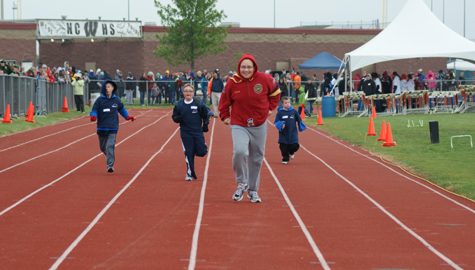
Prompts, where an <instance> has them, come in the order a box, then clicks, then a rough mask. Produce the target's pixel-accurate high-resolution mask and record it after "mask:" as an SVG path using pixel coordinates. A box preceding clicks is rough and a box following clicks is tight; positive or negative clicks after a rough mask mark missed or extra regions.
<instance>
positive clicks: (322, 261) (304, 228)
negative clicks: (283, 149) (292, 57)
mask: <svg viewBox="0 0 475 270" xmlns="http://www.w3.org/2000/svg"><path fill="white" fill-rule="evenodd" d="M264 162H265V163H266V165H267V168H268V169H269V171H270V173H271V175H272V177H274V180H275V182H276V183H277V186H278V187H279V189H280V192H281V193H282V196H284V199H285V201H286V202H287V205H288V206H289V208H290V211H292V214H294V217H295V219H296V220H297V222H298V223H299V225H300V229H302V231H303V234H304V235H305V237H307V240H308V242H309V244H310V246H311V247H312V249H313V252H314V253H315V255H316V256H317V258H318V261H319V262H320V264H321V265H322V268H323V269H325V270H329V269H331V268H330V266H328V263H327V262H326V261H325V258H324V257H323V254H322V253H321V252H320V249H319V248H318V247H317V244H316V243H315V241H314V240H313V238H312V235H311V234H310V232H309V231H308V230H307V226H306V225H305V223H303V221H302V219H301V218H300V216H299V214H298V213H297V210H295V207H294V205H293V204H292V202H291V201H290V199H289V197H288V196H287V193H285V190H284V188H283V187H282V185H281V184H280V182H279V179H277V177H276V176H275V174H274V171H273V170H272V168H271V167H270V165H269V163H267V160H266V159H265V158H264Z"/></svg>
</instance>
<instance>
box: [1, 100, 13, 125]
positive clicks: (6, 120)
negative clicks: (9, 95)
mask: <svg viewBox="0 0 475 270" xmlns="http://www.w3.org/2000/svg"><path fill="white" fill-rule="evenodd" d="M2 123H6V124H11V123H12V121H11V120H10V104H7V109H6V110H5V117H4V118H3V120H2Z"/></svg>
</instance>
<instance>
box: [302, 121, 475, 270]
mask: <svg viewBox="0 0 475 270" xmlns="http://www.w3.org/2000/svg"><path fill="white" fill-rule="evenodd" d="M308 131H311V133H312V134H309V135H310V136H302V137H301V138H302V140H301V143H302V145H303V146H305V145H306V144H308V147H307V148H308V150H309V152H312V153H313V154H314V155H315V156H318V157H319V158H321V159H322V160H324V161H325V162H326V163H328V164H329V165H330V166H331V167H333V168H334V169H335V170H336V171H338V173H340V174H341V176H342V177H344V178H346V179H348V180H349V181H351V182H352V183H353V184H354V185H355V186H357V187H358V188H360V189H361V190H363V191H364V192H365V193H366V194H368V195H369V196H370V197H371V198H373V199H374V200H375V201H376V202H378V203H379V204H380V205H382V206H383V207H384V209H385V210H387V211H388V212H390V213H391V214H392V215H394V216H395V217H396V218H397V219H399V220H400V221H401V222H403V223H404V224H405V225H406V226H408V227H409V228H410V229H411V230H413V231H414V232H415V233H417V234H418V235H419V236H420V237H422V238H423V239H424V240H426V241H427V242H428V244H430V245H431V246H433V247H434V248H435V249H436V250H438V251H439V252H441V253H442V254H444V255H445V256H447V257H448V258H450V259H451V260H452V261H454V262H455V263H456V264H458V265H460V267H462V268H466V269H473V268H475V258H474V256H473V254H475V248H474V246H473V243H475V235H474V234H471V233H469V232H471V231H473V230H474V229H475V228H474V225H475V211H474V210H473V209H475V204H474V203H473V202H470V201H468V200H466V199H463V198H460V197H457V196H454V195H451V194H449V193H446V192H444V191H442V190H440V189H438V188H435V187H433V186H432V185H430V184H428V183H426V182H423V181H420V180H418V179H413V178H412V177H410V176H409V175H406V174H405V173H404V172H402V171H400V170H399V169H397V168H395V167H394V168H393V167H390V166H388V165H386V164H383V163H382V162H381V161H378V160H377V158H376V157H374V156H372V155H370V154H368V153H367V152H365V151H362V150H360V149H357V148H355V147H351V145H349V144H347V143H344V142H341V141H340V140H339V139H337V138H331V137H330V136H329V135H328V134H325V133H324V132H321V131H315V129H314V128H313V127H312V128H311V129H310V130H308ZM308 131H306V132H308ZM304 133H305V132H304ZM301 134H302V133H301ZM315 142H316V143H315ZM350 149H351V150H350ZM302 150H303V149H301V150H300V152H299V153H301V152H302ZM304 152H306V151H305V150H304ZM368 157H369V158H368ZM313 160H314V161H315V162H317V163H321V162H320V161H319V160H317V159H316V158H315V157H313ZM349 161H351V162H349ZM369 168H370V169H369ZM317 173H318V172H317ZM340 181H343V180H342V178H340ZM353 190H355V189H353ZM360 195H361V194H360ZM378 211H379V210H378ZM375 225H377V224H375ZM375 225H373V226H375ZM397 229H398V230H401V228H397ZM414 239H415V238H414ZM418 245H419V246H421V245H422V243H420V242H419V243H418ZM422 246H423V245H422ZM418 259H419V258H417V260H418ZM425 267H427V266H425ZM440 267H447V265H446V262H439V268H440ZM423 269H424V268H423ZM425 269H430V268H425ZM432 269H437V268H432Z"/></svg>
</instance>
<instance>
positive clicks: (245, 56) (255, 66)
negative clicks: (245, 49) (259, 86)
mask: <svg viewBox="0 0 475 270" xmlns="http://www.w3.org/2000/svg"><path fill="white" fill-rule="evenodd" d="M246 59H249V60H251V61H252V63H254V73H253V74H252V75H251V77H250V78H249V79H248V80H250V79H252V78H254V76H255V75H256V73H257V70H258V67H257V63H256V60H255V59H254V57H252V55H250V54H248V53H246V54H245V55H243V57H241V60H239V64H238V67H237V70H238V76H239V77H240V78H241V79H243V80H246V79H245V78H244V77H243V76H242V74H241V63H242V61H244V60H246Z"/></svg>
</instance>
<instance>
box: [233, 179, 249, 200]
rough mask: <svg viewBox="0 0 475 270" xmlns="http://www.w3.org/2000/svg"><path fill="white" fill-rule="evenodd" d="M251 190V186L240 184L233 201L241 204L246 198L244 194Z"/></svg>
mask: <svg viewBox="0 0 475 270" xmlns="http://www.w3.org/2000/svg"><path fill="white" fill-rule="evenodd" d="M248 189H249V186H248V185H247V184H241V183H239V184H238V187H237V189H236V192H234V194H233V200H235V201H237V202H239V201H241V200H242V197H243V196H244V192H246V191H247V190H248Z"/></svg>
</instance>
